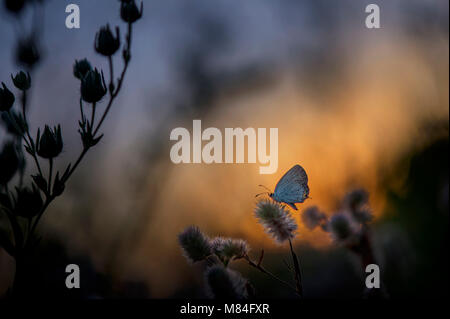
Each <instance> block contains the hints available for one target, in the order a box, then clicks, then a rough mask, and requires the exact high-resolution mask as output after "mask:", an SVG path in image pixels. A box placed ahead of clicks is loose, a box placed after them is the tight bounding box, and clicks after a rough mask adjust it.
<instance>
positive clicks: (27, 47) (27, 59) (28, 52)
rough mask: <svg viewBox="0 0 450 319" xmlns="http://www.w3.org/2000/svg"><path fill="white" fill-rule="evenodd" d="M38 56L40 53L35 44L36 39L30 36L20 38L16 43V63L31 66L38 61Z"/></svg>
mask: <svg viewBox="0 0 450 319" xmlns="http://www.w3.org/2000/svg"><path fill="white" fill-rule="evenodd" d="M40 57H41V55H40V53H39V50H38V47H37V45H36V41H35V40H34V39H33V38H32V37H30V38H26V39H22V40H20V41H19V43H18V44H17V48H16V60H17V63H19V64H21V65H25V66H26V67H28V68H32V67H33V66H34V65H35V64H36V63H37V62H38V61H39V59H40Z"/></svg>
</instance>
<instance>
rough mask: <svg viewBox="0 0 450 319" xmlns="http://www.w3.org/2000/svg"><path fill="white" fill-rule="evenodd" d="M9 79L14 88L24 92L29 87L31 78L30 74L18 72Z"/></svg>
mask: <svg viewBox="0 0 450 319" xmlns="http://www.w3.org/2000/svg"><path fill="white" fill-rule="evenodd" d="M11 79H12V81H13V83H14V86H15V87H16V88H18V89H19V90H22V91H26V90H28V89H29V88H30V87H31V77H30V73H28V72H27V73H26V74H25V72H23V71H20V72H19V73H17V74H16V76H14V77H13V76H12V74H11Z"/></svg>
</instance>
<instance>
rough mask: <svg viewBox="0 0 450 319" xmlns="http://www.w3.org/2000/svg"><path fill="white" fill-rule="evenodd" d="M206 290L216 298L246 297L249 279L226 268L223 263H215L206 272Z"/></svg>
mask: <svg viewBox="0 0 450 319" xmlns="http://www.w3.org/2000/svg"><path fill="white" fill-rule="evenodd" d="M205 279H206V280H205V282H206V292H207V294H208V295H209V296H210V297H211V298H215V299H246V298H247V296H248V294H247V289H246V285H247V280H246V279H244V278H243V277H242V276H241V274H239V273H238V272H236V271H234V270H231V269H229V268H225V267H223V266H221V265H214V266H212V267H210V268H208V269H207V270H206V273H205Z"/></svg>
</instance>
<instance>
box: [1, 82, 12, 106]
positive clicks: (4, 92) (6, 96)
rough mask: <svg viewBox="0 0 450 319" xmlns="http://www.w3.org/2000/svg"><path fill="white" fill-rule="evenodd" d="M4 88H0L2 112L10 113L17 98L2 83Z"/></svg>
mask: <svg viewBox="0 0 450 319" xmlns="http://www.w3.org/2000/svg"><path fill="white" fill-rule="evenodd" d="M2 86H3V88H1V87H0V111H1V112H5V111H9V110H10V109H11V107H12V106H13V104H14V101H15V100H16V98H15V97H14V94H13V93H12V92H11V91H10V90H8V88H7V87H6V85H5V83H3V82H2Z"/></svg>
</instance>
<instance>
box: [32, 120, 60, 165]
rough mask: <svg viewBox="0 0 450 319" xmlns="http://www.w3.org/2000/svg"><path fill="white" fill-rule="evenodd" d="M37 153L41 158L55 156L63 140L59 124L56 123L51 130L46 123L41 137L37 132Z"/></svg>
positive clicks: (58, 152)
mask: <svg viewBox="0 0 450 319" xmlns="http://www.w3.org/2000/svg"><path fill="white" fill-rule="evenodd" d="M36 145H37V153H38V155H39V156H40V157H43V158H54V157H57V156H58V155H59V154H60V153H61V151H62V148H63V141H62V136H61V126H60V125H58V126H57V127H55V128H54V129H53V130H52V129H50V127H49V126H48V125H46V126H45V129H44V133H42V137H41V136H40V134H39V130H38V136H37V139H36Z"/></svg>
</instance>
